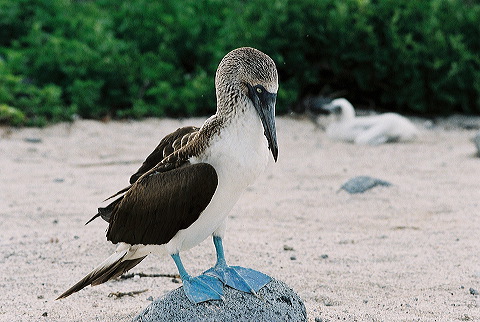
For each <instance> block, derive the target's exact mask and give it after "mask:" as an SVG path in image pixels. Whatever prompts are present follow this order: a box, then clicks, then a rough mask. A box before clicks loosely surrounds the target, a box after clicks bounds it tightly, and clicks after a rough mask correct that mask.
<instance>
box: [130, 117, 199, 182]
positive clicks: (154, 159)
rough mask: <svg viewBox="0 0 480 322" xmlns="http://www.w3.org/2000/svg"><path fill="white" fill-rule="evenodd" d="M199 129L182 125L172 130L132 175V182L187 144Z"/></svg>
mask: <svg viewBox="0 0 480 322" xmlns="http://www.w3.org/2000/svg"><path fill="white" fill-rule="evenodd" d="M198 130H199V128H198V127H195V126H186V127H181V128H179V129H177V130H176V131H175V132H172V133H170V134H168V135H167V136H165V137H164V138H163V139H162V140H161V141H160V143H159V144H158V146H157V147H156V148H155V150H153V152H152V153H150V155H149V156H148V157H147V159H145V161H144V162H143V164H142V166H141V167H140V168H139V169H138V170H137V172H136V173H134V174H133V175H132V176H131V177H130V183H134V182H135V181H137V180H138V178H140V177H141V176H142V174H144V173H145V172H147V171H149V170H150V169H152V168H153V167H154V166H156V165H157V164H158V163H160V162H161V161H162V160H163V159H164V158H165V157H167V156H169V155H170V154H171V153H173V152H174V151H177V150H179V149H180V148H182V147H183V146H185V145H186V144H187V143H188V142H189V140H190V138H192V136H193V135H192V134H195V133H197V132H198Z"/></svg>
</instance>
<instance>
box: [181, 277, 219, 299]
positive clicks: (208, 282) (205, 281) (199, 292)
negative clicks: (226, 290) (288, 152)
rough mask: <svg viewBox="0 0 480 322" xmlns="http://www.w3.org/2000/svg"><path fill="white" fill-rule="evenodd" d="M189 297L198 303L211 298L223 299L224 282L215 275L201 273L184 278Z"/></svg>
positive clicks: (186, 293)
mask: <svg viewBox="0 0 480 322" xmlns="http://www.w3.org/2000/svg"><path fill="white" fill-rule="evenodd" d="M182 282H183V290H184V292H185V295H186V296H187V297H188V299H189V300H190V301H191V302H193V303H195V304H197V303H201V302H206V301H211V300H223V284H222V282H221V281H220V280H219V279H218V278H216V277H213V276H207V275H200V276H197V277H190V278H186V279H184V280H182Z"/></svg>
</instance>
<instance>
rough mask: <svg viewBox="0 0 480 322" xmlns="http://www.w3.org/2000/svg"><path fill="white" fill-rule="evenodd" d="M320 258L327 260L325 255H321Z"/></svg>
mask: <svg viewBox="0 0 480 322" xmlns="http://www.w3.org/2000/svg"><path fill="white" fill-rule="evenodd" d="M320 257H321V258H323V259H327V258H328V255H327V254H323V255H321V256H320Z"/></svg>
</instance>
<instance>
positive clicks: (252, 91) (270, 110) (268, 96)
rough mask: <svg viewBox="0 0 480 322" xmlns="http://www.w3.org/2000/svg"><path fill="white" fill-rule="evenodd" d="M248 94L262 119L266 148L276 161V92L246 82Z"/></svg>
mask: <svg viewBox="0 0 480 322" xmlns="http://www.w3.org/2000/svg"><path fill="white" fill-rule="evenodd" d="M247 87H248V96H249V97H250V99H251V100H252V102H253V105H254V106H255V109H256V110H257V113H258V116H260V120H262V125H263V130H264V132H263V133H264V134H265V137H266V138H267V141H268V148H269V149H270V151H272V155H273V159H274V160H275V162H277V157H278V145H277V130H276V127H275V102H276V100H277V94H275V93H270V92H268V91H267V90H266V89H265V88H264V87H263V86H262V85H256V86H251V85H250V84H248V83H247Z"/></svg>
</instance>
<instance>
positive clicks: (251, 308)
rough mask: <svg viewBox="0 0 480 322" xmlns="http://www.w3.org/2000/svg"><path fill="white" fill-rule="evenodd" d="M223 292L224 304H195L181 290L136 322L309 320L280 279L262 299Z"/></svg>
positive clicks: (265, 289) (151, 307)
mask: <svg viewBox="0 0 480 322" xmlns="http://www.w3.org/2000/svg"><path fill="white" fill-rule="evenodd" d="M223 290H224V298H225V300H224V301H209V302H203V303H199V304H192V303H191V302H190V301H189V300H188V299H187V297H186V295H185V293H184V292H183V287H179V288H177V289H175V290H173V291H172V292H169V293H167V294H166V295H165V296H164V297H161V298H159V299H156V300H155V301H154V302H152V303H151V304H150V305H149V306H148V307H147V308H145V310H143V311H142V312H141V313H140V314H139V315H137V316H136V317H135V318H134V319H133V321H135V322H147V321H148V322H158V321H171V322H175V321H307V313H306V310H305V305H304V304H303V302H302V300H301V299H300V297H299V296H298V295H297V294H296V293H295V292H294V291H293V290H292V289H290V288H289V287H288V286H287V285H286V284H285V283H283V282H280V281H278V280H275V279H273V280H272V281H271V282H270V283H268V284H267V285H265V286H264V287H263V288H262V289H260V291H258V292H257V295H258V296H259V297H256V296H254V295H252V294H247V293H244V292H241V291H238V290H235V289H232V288H230V287H224V289H223Z"/></svg>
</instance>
